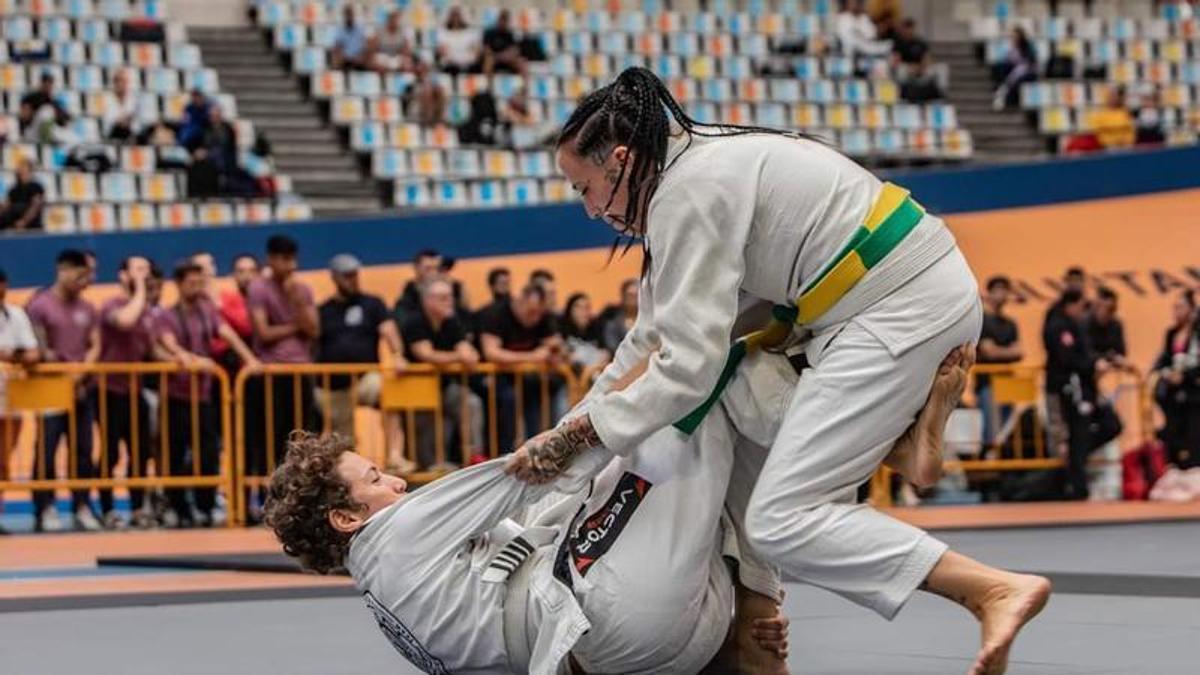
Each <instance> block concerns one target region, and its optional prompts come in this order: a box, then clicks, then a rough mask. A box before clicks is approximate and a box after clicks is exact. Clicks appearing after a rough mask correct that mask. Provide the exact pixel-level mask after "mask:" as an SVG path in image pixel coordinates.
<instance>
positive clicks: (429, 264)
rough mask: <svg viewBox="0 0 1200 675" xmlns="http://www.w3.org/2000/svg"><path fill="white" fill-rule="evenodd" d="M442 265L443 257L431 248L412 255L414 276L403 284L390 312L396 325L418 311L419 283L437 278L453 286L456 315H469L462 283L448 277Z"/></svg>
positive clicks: (419, 302) (419, 299)
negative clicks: (394, 317) (402, 288)
mask: <svg viewBox="0 0 1200 675" xmlns="http://www.w3.org/2000/svg"><path fill="white" fill-rule="evenodd" d="M444 265H445V258H444V257H443V256H442V254H441V253H439V252H438V251H435V250H434V249H431V248H427V249H422V250H420V251H417V254H416V255H415V256H413V272H414V274H415V276H414V277H413V279H412V280H411V281H409V282H408V283H406V284H405V285H404V290H403V291H402V292H401V293H400V298H399V299H398V300H396V305H395V307H393V308H392V312H393V313H394V314H395V315H396V325H398V326H403V325H404V324H405V323H406V322H407V321H408V317H409V316H411V315H414V314H418V313H420V311H421V291H420V287H421V284H424V283H426V282H428V281H432V280H433V279H439V278H444V279H447V280H448V281H450V283H451V284H452V285H453V286H454V306H455V307H456V308H457V312H458V315H459V316H460V317H465V316H469V314H470V312H469V310H467V308H466V301H465V300H464V291H463V290H462V285H461V284H459V283H458V282H456V281H453V280H451V279H450V278H449V274H448V271H447V270H446V269H445V267H444Z"/></svg>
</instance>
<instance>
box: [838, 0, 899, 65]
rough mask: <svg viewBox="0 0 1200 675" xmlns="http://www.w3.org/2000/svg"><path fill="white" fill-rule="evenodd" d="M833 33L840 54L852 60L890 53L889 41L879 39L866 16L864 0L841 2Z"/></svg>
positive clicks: (890, 45) (873, 24)
mask: <svg viewBox="0 0 1200 675" xmlns="http://www.w3.org/2000/svg"><path fill="white" fill-rule="evenodd" d="M834 32H835V33H836V35H837V39H838V45H839V47H840V48H841V50H842V54H843V55H845V56H848V57H850V58H852V59H853V58H856V57H859V56H884V55H886V54H888V53H890V52H891V51H892V43H891V42H890V41H888V40H881V39H879V35H878V33H876V30H875V22H874V21H872V20H871V17H870V16H869V15H868V14H867V10H866V0H843V1H842V11H840V12H838V15H837V19H836V21H835V24H834ZM856 65H857V64H856ZM856 69H857V68H856Z"/></svg>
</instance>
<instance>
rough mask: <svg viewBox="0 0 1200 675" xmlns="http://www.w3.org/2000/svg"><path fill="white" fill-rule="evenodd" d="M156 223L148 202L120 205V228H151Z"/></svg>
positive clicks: (152, 209) (135, 229)
mask: <svg viewBox="0 0 1200 675" xmlns="http://www.w3.org/2000/svg"><path fill="white" fill-rule="evenodd" d="M157 225H158V221H157V220H156V219H155V217H154V207H153V206H151V205H150V204H125V205H123V206H122V207H121V223H120V229H122V230H133V231H137V230H151V229H154V228H155V227H156V226H157Z"/></svg>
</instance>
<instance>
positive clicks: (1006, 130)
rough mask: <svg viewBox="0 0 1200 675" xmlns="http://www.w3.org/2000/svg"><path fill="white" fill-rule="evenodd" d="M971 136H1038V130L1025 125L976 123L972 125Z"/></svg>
mask: <svg viewBox="0 0 1200 675" xmlns="http://www.w3.org/2000/svg"><path fill="white" fill-rule="evenodd" d="M971 136H972V137H973V138H975V139H976V140H978V139H984V138H1033V137H1036V136H1037V132H1036V131H1035V130H1034V129H1032V128H1030V127H1027V126H1025V125H1020V126H997V125H982V126H979V125H976V126H973V127H971Z"/></svg>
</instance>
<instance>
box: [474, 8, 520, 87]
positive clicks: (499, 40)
mask: <svg viewBox="0 0 1200 675" xmlns="http://www.w3.org/2000/svg"><path fill="white" fill-rule="evenodd" d="M497 70H499V71H503V72H508V73H518V74H520V75H522V76H525V75H528V74H529V61H527V60H526V59H525V57H524V56H522V55H521V44H520V42H518V40H517V36H516V33H514V32H513V30H512V26H511V15H510V13H509V11H508V10H507V9H501V10H500V13H499V14H497V15H496V23H495V24H494V25H493V26H492V27H491V28H489V29H487V30H485V31H484V32H483V72H484V73H486V74H487V75H489V76H490V75H492V74H493V73H495V72H496V71H497Z"/></svg>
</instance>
